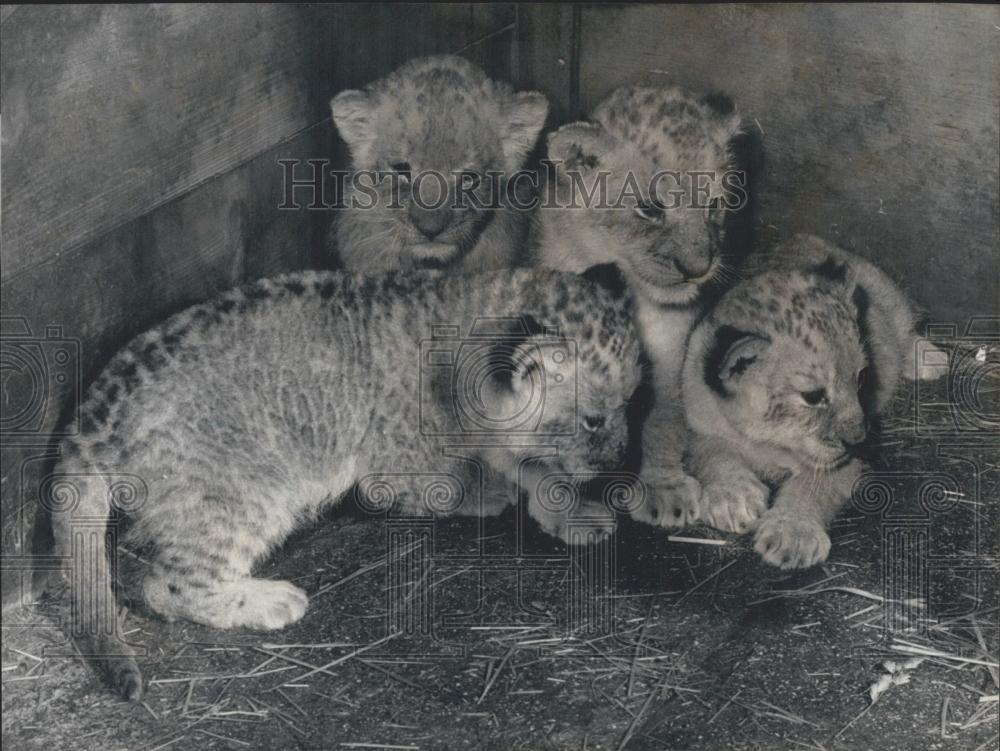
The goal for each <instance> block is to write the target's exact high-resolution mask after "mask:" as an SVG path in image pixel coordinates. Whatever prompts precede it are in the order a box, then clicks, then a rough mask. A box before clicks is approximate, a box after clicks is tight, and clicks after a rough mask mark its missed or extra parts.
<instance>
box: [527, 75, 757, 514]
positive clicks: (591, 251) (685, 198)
mask: <svg viewBox="0 0 1000 751" xmlns="http://www.w3.org/2000/svg"><path fill="white" fill-rule="evenodd" d="M743 136H744V134H743V132H742V131H741V128H740V116H739V115H738V114H737V113H736V111H735V108H734V106H733V103H732V102H731V101H729V100H728V99H727V98H726V97H724V96H722V95H718V94H713V95H705V96H697V95H695V94H692V93H690V92H687V91H685V90H683V89H680V88H678V87H669V86H658V87H652V86H639V85H636V86H628V87H624V88H621V89H618V90H616V91H614V92H613V93H612V94H611V95H610V96H608V98H607V99H605V100H604V101H603V102H601V104H599V105H598V106H597V107H596V109H594V111H593V112H592V113H591V115H590V120H589V121H588V122H578V123H572V124H570V125H566V126H564V127H562V128H560V129H559V130H557V131H556V132H554V133H552V134H551V135H550V136H549V138H548V158H549V159H550V160H551V161H552V162H553V165H554V178H555V179H554V181H553V182H552V183H550V184H549V185H548V186H546V189H545V190H543V192H542V203H541V206H540V208H539V211H538V213H537V216H536V219H535V226H534V228H533V245H534V260H535V262H536V263H538V264H539V265H542V266H548V267H550V268H556V269H563V270H567V271H577V272H579V271H583V270H584V269H587V268H588V267H592V266H594V265H599V264H608V263H614V264H616V265H617V266H618V267H619V268H620V269H621V271H622V272H623V273H624V276H625V278H626V280H627V281H628V283H629V286H630V287H631V288H632V289H633V290H634V291H635V294H636V298H637V308H636V323H637V325H638V328H639V332H640V337H641V339H642V343H643V347H644V350H645V353H646V355H647V356H648V358H649V360H650V361H651V364H652V377H651V381H652V382H651V386H652V391H653V400H654V402H653V405H652V408H651V411H650V413H649V414H648V416H647V417H646V419H645V422H644V425H643V428H642V441H641V444H642V457H641V470H640V471H641V476H642V479H643V481H644V483H645V484H646V486H647V487H648V489H649V490H650V496H651V498H650V501H651V502H648V503H646V504H645V505H644V506H642V507H641V508H640V510H639V511H638V512H637V513H636V514H635V516H636V518H639V519H641V520H642V521H646V522H650V523H654V524H660V525H663V526H668V527H671V526H683V525H685V524H689V523H691V522H693V521H694V520H695V519H696V518H697V516H698V508H699V498H700V495H701V488H700V485H699V483H698V481H697V480H696V479H695V478H693V477H691V476H690V475H689V474H688V473H687V472H686V471H685V470H684V467H683V464H682V459H683V456H684V453H685V448H686V446H687V441H688V437H687V434H688V431H687V428H686V426H685V424H684V414H683V409H682V407H681V398H680V388H679V386H680V372H681V364H682V362H683V359H684V350H685V346H686V344H687V338H688V335H689V333H690V331H691V327H692V326H693V325H694V322H695V320H696V319H697V317H698V315H699V314H700V313H701V312H702V311H703V310H704V307H705V297H706V291H707V290H708V289H709V288H710V286H711V285H712V283H713V282H716V281H718V280H719V279H720V278H721V277H723V275H724V262H725V261H726V260H727V257H728V260H732V256H733V255H736V254H738V252H739V250H740V249H739V248H737V247H735V246H736V245H738V244H739V243H740V241H741V238H740V237H739V233H736V232H731V231H730V230H731V229H732V228H733V226H734V220H735V219H736V218H737V216H739V217H740V218H742V216H743V215H744V214H743V213H741V209H742V208H745V205H746V199H747V195H746V193H745V192H744V193H742V194H739V193H738V192H737V190H734V189H740V188H742V189H743V190H744V191H745V190H746V189H748V187H749V186H747V185H746V182H745V179H744V178H745V175H746V172H745V167H746V164H745V163H744V161H743V160H744V158H745V156H746V153H747V152H746V150H745V149H743V148H742V147H743V146H744V145H745V144H744V142H743ZM741 170H742V172H741ZM734 178H736V179H737V180H740V179H744V182H743V183H742V184H741V185H740V184H737V183H734V182H732V180H733V179H734ZM726 181H729V182H728V183H727V182H726ZM727 191H728V193H727ZM588 196H589V198H588ZM553 199H555V200H554V201H553ZM741 201H742V205H740V203H741ZM734 240H735V242H734ZM734 251H737V253H734Z"/></svg>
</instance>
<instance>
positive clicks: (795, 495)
mask: <svg viewBox="0 0 1000 751" xmlns="http://www.w3.org/2000/svg"><path fill="white" fill-rule="evenodd" d="M756 266H757V273H754V274H752V275H751V276H749V278H747V279H746V280H745V281H743V282H741V283H740V284H738V285H737V286H736V287H734V288H733V289H732V290H730V291H729V292H727V293H726V294H725V295H724V296H723V297H722V299H721V300H720V301H719V303H718V304H717V305H716V306H715V307H714V308H713V310H712V311H711V313H710V314H709V315H708V316H707V317H706V318H705V319H704V320H703V321H702V322H701V323H699V325H698V326H697V328H696V329H695V331H694V333H693V334H692V336H691V341H690V346H689V350H688V353H687V358H686V360H685V364H684V374H683V378H684V380H683V389H684V403H685V408H686V412H687V418H688V422H689V424H690V426H691V428H692V429H693V431H694V433H695V435H696V437H695V440H694V441H693V449H692V468H693V470H694V471H695V473H696V476H697V477H698V478H699V480H701V482H702V484H703V488H704V492H703V496H702V515H703V518H704V519H705V520H706V521H707V522H709V523H710V524H712V525H713V526H716V527H718V528H720V529H723V530H726V531H734V532H746V531H750V530H754V529H755V547H756V549H757V550H758V552H759V553H760V554H761V555H762V556H763V557H764V559H765V560H766V561H768V562H769V563H771V564H773V565H776V566H780V567H782V568H803V567H807V566H811V565H813V564H815V563H819V562H820V561H823V560H825V559H826V557H827V554H828V552H829V549H830V538H829V536H828V535H827V532H826V529H827V526H828V525H829V523H830V521H831V520H832V519H833V516H834V515H835V514H836V512H837V510H838V509H839V508H840V507H841V506H842V505H843V504H844V503H845V502H846V500H847V499H848V496H849V494H850V492H851V488H852V486H853V483H854V480H855V479H856V478H857V476H858V474H859V473H860V472H861V471H862V468H863V466H862V462H861V459H860V451H859V449H860V447H861V445H862V444H863V443H864V441H865V440H866V438H867V432H868V428H869V421H870V420H871V419H872V418H873V417H875V416H876V415H878V414H879V413H880V412H881V411H882V410H884V408H885V407H886V406H887V404H888V402H889V399H890V397H891V396H892V394H893V392H894V390H895V389H896V387H897V385H898V383H899V380H900V377H901V375H904V374H905V375H907V376H909V377H910V378H917V377H925V376H924V374H923V373H922V372H921V371H920V370H919V369H916V368H914V369H908V368H909V367H911V366H912V365H913V363H914V362H915V354H911V355H909V356H907V355H906V354H905V353H906V352H907V351H908V350H909V351H910V352H912V353H915V352H916V333H915V330H914V325H913V313H912V309H911V307H910V305H909V303H908V302H907V300H906V298H905V297H904V295H903V293H902V292H901V290H900V289H899V288H898V287H897V286H896V285H895V284H894V283H893V282H892V281H891V280H889V278H888V277H886V276H885V274H883V273H882V272H881V271H879V270H878V269H877V268H876V267H875V266H873V265H872V264H870V263H868V262H867V261H864V260H863V259H860V258H857V257H856V256H854V255H852V254H850V253H848V252H846V251H844V250H842V249H840V248H837V247H835V246H833V245H830V244H829V243H826V242H824V241H823V240H820V239H819V238H816V237H812V236H808V235H799V236H796V237H794V238H792V239H791V240H790V241H788V242H786V243H784V244H782V245H780V246H779V247H778V248H776V249H775V251H774V252H772V253H771V254H769V255H767V256H765V257H763V258H762V259H761V260H759V261H757V262H756ZM907 361H909V365H908V364H907ZM927 375H930V374H929V373H928V374H927ZM767 483H777V484H778V485H779V487H778V490H777V494H776V496H775V499H774V503H773V505H772V507H771V508H770V509H768V500H769V496H770V490H769V488H768V485H767Z"/></svg>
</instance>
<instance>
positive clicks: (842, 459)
mask: <svg viewBox="0 0 1000 751" xmlns="http://www.w3.org/2000/svg"><path fill="white" fill-rule="evenodd" d="M853 458H854V457H853V456H852V455H851V454H849V453H848V452H846V451H838V450H836V449H831V450H830V451H828V452H824V453H822V454H820V455H818V456H817V455H811V456H809V457H806V458H805V460H804V461H803V464H805V465H806V466H808V467H809V468H810V469H814V470H817V471H821V472H832V471H833V470H835V469H840V468H841V467H843V466H844V465H845V464H847V463H848V462H850V461H851V459H853Z"/></svg>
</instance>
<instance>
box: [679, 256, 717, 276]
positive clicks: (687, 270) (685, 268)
mask: <svg viewBox="0 0 1000 751" xmlns="http://www.w3.org/2000/svg"><path fill="white" fill-rule="evenodd" d="M674 265H675V266H676V267H677V270H678V271H679V272H681V275H682V276H683V277H684V278H685V279H697V278H698V277H702V276H704V275H705V274H707V273H708V270H709V269H710V268H712V256H711V255H707V256H705V257H703V258H697V257H693V256H689V257H687V258H675V259H674Z"/></svg>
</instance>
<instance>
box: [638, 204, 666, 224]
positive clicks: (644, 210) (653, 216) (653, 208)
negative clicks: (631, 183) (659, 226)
mask: <svg viewBox="0 0 1000 751" xmlns="http://www.w3.org/2000/svg"><path fill="white" fill-rule="evenodd" d="M635 213H636V214H638V215H639V216H641V217H642V218H643V219H645V220H646V221H648V222H658V221H660V220H661V219H662V218H663V209H662V207H660V206H658V205H656V204H654V203H640V204H639V205H637V206H636V207H635Z"/></svg>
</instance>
